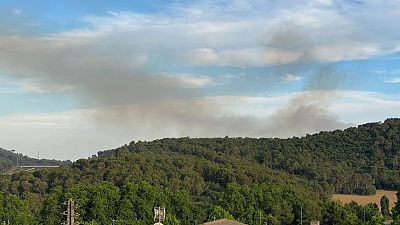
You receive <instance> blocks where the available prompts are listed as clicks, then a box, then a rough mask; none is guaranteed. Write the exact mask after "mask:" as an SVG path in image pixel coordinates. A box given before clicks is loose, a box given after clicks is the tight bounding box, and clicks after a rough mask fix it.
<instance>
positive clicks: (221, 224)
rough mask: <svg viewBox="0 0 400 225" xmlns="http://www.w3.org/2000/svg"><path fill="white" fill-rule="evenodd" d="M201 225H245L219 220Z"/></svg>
mask: <svg viewBox="0 0 400 225" xmlns="http://www.w3.org/2000/svg"><path fill="white" fill-rule="evenodd" d="M203 225H246V224H244V223H240V222H238V221H234V220H228V219H220V220H214V221H212V222H207V223H203Z"/></svg>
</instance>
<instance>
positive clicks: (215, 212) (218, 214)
mask: <svg viewBox="0 0 400 225" xmlns="http://www.w3.org/2000/svg"><path fill="white" fill-rule="evenodd" d="M223 218H226V219H230V220H233V219H234V218H233V216H232V215H231V214H229V212H227V211H226V210H225V209H224V208H222V207H221V206H219V205H213V206H212V207H211V208H210V210H209V211H208V219H207V220H208V221H214V220H218V219H223Z"/></svg>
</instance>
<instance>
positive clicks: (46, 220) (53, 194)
mask: <svg viewBox="0 0 400 225" xmlns="http://www.w3.org/2000/svg"><path fill="white" fill-rule="evenodd" d="M63 201H64V199H63V193H62V188H61V187H54V188H52V189H51V191H50V193H48V194H46V195H45V197H44V202H43V205H42V209H41V211H40V220H39V221H40V224H44V225H53V224H60V223H61V222H62V221H64V218H63V216H62V214H61V213H62V212H63V211H65V210H66V208H65V207H66V206H65V205H63V204H62V203H63Z"/></svg>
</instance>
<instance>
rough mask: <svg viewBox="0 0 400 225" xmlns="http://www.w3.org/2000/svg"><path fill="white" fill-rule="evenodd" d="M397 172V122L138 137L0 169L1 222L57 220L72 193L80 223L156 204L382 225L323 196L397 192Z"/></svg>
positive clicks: (370, 213)
mask: <svg viewBox="0 0 400 225" xmlns="http://www.w3.org/2000/svg"><path fill="white" fill-rule="evenodd" d="M399 168H400V119H388V120H386V121H385V122H384V123H369V124H365V125H360V126H358V127H352V128H348V129H346V130H336V131H331V132H320V133H319V134H313V135H306V136H305V137H301V138H299V137H293V138H288V139H278V138H229V137H225V138H166V139H161V140H154V141H150V142H144V141H138V142H131V143H130V144H127V145H124V146H122V147H119V148H117V149H112V150H107V151H102V152H98V155H97V156H92V157H91V158H88V159H81V160H78V161H76V162H74V163H72V164H65V165H63V166H61V167H60V168H57V169H46V170H38V171H35V172H24V171H21V172H17V173H13V174H4V175H2V177H1V182H0V191H1V192H2V195H0V196H1V198H2V201H0V202H2V203H3V204H2V205H1V206H0V218H3V220H4V221H6V220H10V221H14V222H13V223H12V224H59V223H61V222H62V221H63V218H62V215H61V214H60V213H61V212H62V211H63V210H64V209H63V207H64V206H63V205H62V202H64V201H65V200H66V199H67V198H71V197H72V198H73V199H74V200H75V201H76V202H77V204H78V205H79V208H78V209H77V211H78V212H79V218H78V220H79V221H80V222H81V223H83V224H84V223H88V224H89V223H91V224H110V221H111V220H113V219H114V220H115V221H116V224H150V223H151V222H152V208H153V207H155V206H159V205H161V206H164V207H166V208H167V221H165V224H195V223H197V224H200V223H202V222H204V221H208V220H213V219H215V218H222V217H227V218H233V219H236V220H239V221H242V222H244V223H247V224H264V222H268V224H299V220H300V212H302V214H303V221H304V223H306V222H307V221H309V220H310V219H318V220H320V221H321V222H322V224H381V223H382V220H383V217H382V215H381V213H380V211H379V209H378V208H379V207H378V206H376V205H372V204H371V205H367V206H358V205H357V204H355V203H351V204H348V205H345V206H343V205H341V204H339V203H337V202H333V201H330V200H329V196H330V195H331V194H332V193H357V194H365V195H367V194H373V193H374V192H375V189H376V188H383V189H389V190H398V189H399V188H400V176H399ZM383 202H384V201H383ZM385 204H387V203H385ZM18 212H19V213H18ZM398 212H400V206H398V207H396V210H395V211H394V212H393V215H394V216H395V218H397V220H396V221H395V222H398V220H399V219H400V216H398V214H399V213H398ZM16 214H18V215H16ZM384 216H388V215H384ZM396 216H397V217H396ZM399 221H400V220H399Z"/></svg>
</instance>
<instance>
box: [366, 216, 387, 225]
mask: <svg viewBox="0 0 400 225" xmlns="http://www.w3.org/2000/svg"><path fill="white" fill-rule="evenodd" d="M383 221H384V219H383V217H382V215H374V216H373V217H372V218H371V220H370V221H369V222H368V225H382V224H383Z"/></svg>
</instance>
